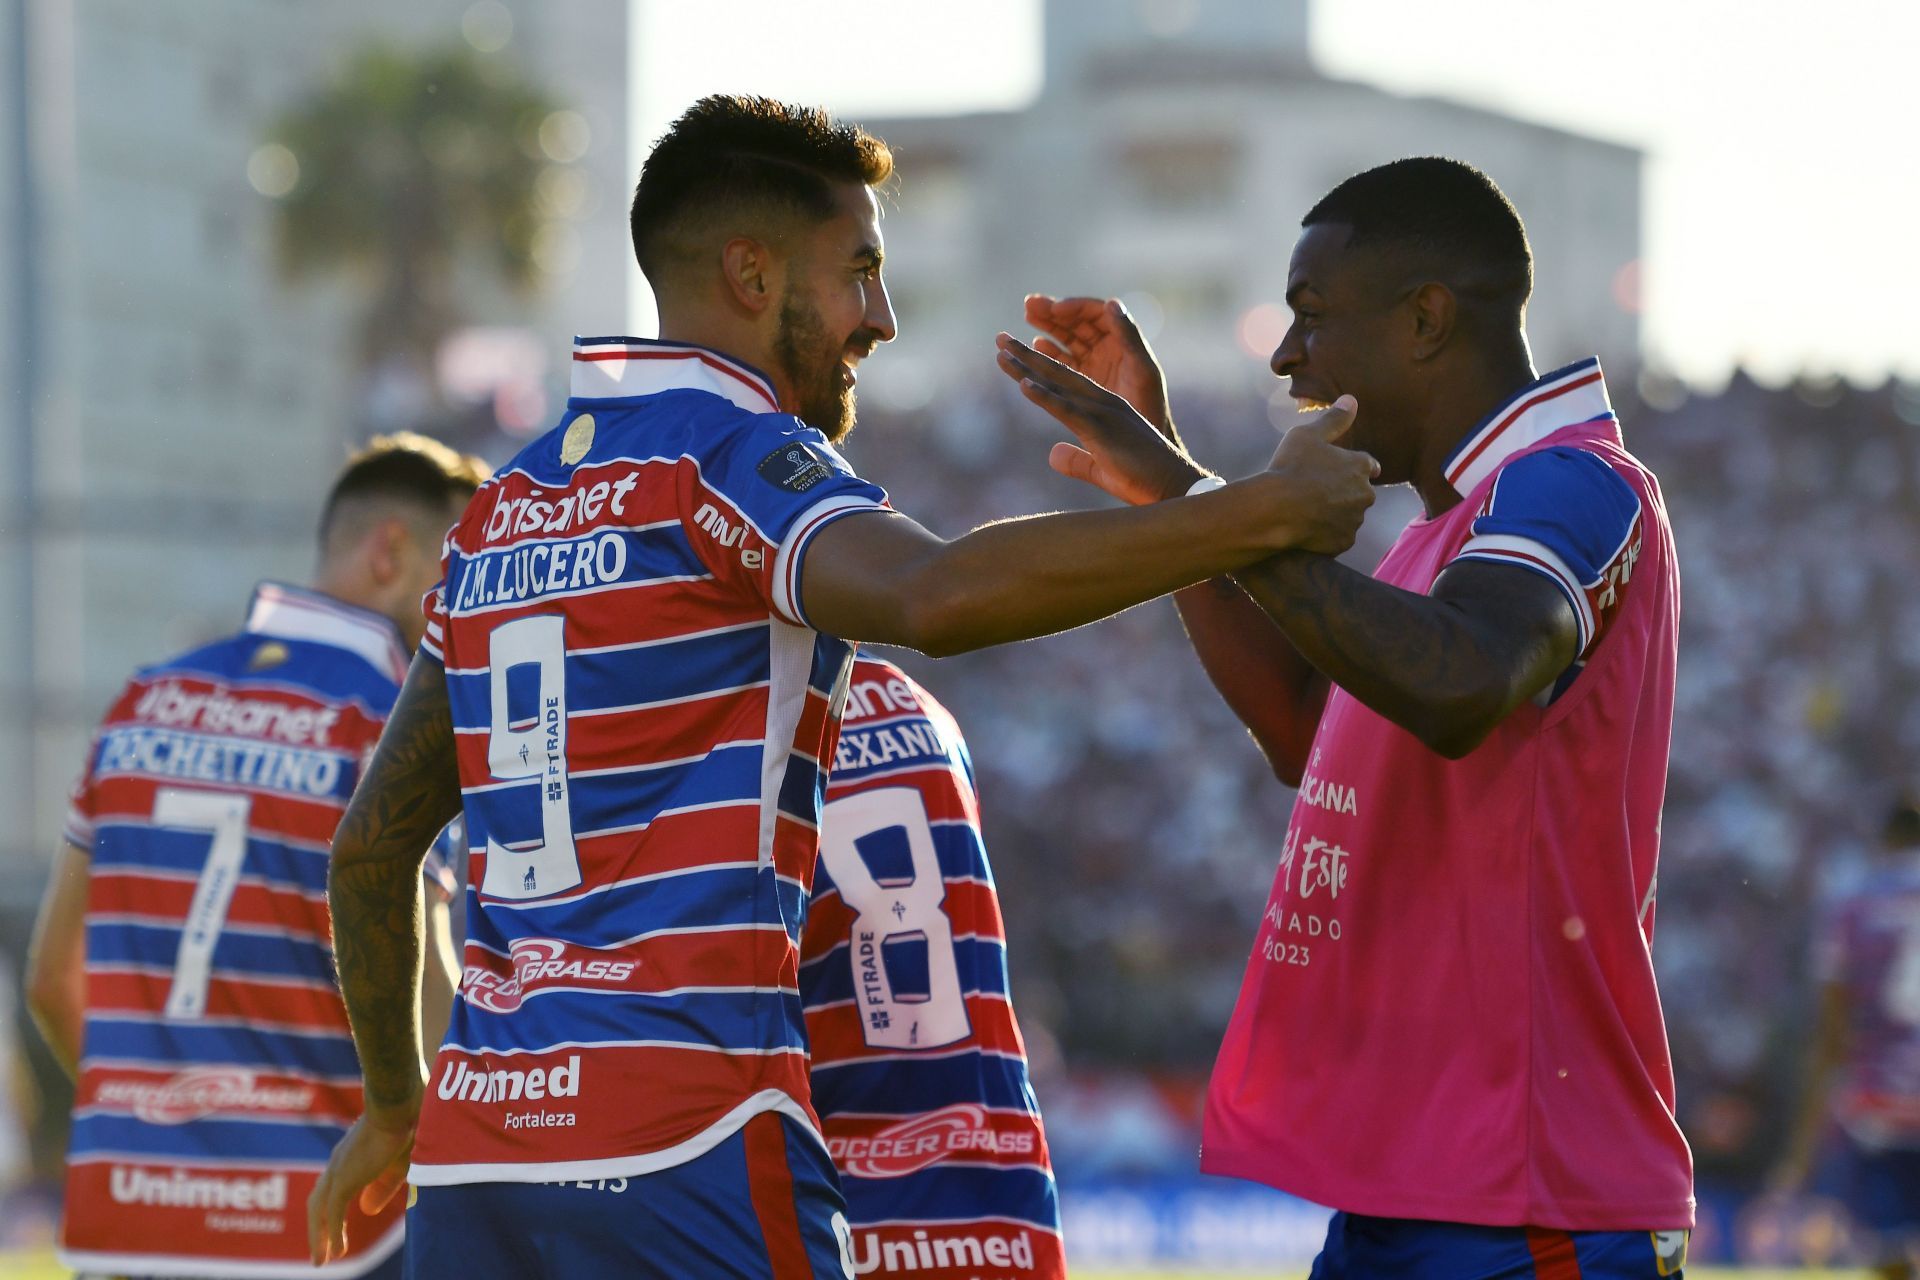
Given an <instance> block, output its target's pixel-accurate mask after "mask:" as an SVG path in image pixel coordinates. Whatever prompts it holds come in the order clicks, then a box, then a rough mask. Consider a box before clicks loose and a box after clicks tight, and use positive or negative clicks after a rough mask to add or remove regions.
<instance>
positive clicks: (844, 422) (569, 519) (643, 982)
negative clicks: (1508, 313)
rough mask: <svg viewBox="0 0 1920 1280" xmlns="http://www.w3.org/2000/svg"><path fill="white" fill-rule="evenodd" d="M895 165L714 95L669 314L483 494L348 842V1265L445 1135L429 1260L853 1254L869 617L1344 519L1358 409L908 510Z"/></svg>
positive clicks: (1015, 600) (1058, 604)
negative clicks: (442, 949)
mask: <svg viewBox="0 0 1920 1280" xmlns="http://www.w3.org/2000/svg"><path fill="white" fill-rule="evenodd" d="M891 171H892V157H891V155H890V154H889V153H888V151H887V149H886V147H885V144H883V143H882V142H880V140H879V139H877V138H874V137H872V136H871V135H869V134H866V133H864V132H863V131H861V130H859V129H857V128H854V127H852V126H848V125H843V124H837V123H835V122H833V121H831V120H830V119H829V118H828V117H827V116H826V115H825V113H823V112H820V111H818V110H814V109H807V108H797V107H788V106H785V105H783V104H780V103H776V102H771V101H768V100H766V99H761V98H736V97H718V98H709V99H705V100H703V101H702V102H700V103H699V104H697V105H696V106H695V107H694V108H693V109H692V110H690V111H689V112H687V113H686V114H685V115H684V116H682V117H681V119H680V120H679V121H677V122H676V123H675V124H674V126H673V127H672V128H671V129H670V130H669V131H668V133H667V135H666V136H665V137H664V138H663V139H662V140H661V141H660V143H659V144H658V145H657V146H656V147H655V148H654V151H653V153H652V154H651V155H650V156H649V157H648V160H647V162H646V166H645V168H644V170H643V172H642V174H641V178H640V183H639V186H638V189H637V190H636V192H635V195H634V203H633V212H632V229H633V238H634V249H635V254H636V256H637V257H638V259H639V262H640V265H641V268H642V270H643V271H644V272H645V273H646V275H647V278H648V280H649V282H650V283H651V284H652V286H653V289H654V295H655V298H656V300H657V302H658V304H659V312H660V328H661V333H662V338H661V339H660V340H657V341H649V340H645V339H629V338H617V337H607V338H593V339H581V340H580V341H579V342H578V343H577V345H576V348H575V352H574V359H573V366H574V389H573V395H572V396H571V397H570V398H569V401H568V405H567V409H566V412H565V413H564V415H563V416H562V417H561V418H560V420H559V422H558V423H557V424H556V425H555V427H554V428H553V430H551V431H549V432H548V433H546V434H545V435H543V436H541V437H540V438H539V439H537V440H535V441H533V442H532V443H531V444H529V445H528V446H527V448H525V449H524V450H522V451H521V453H520V454H519V455H518V456H517V457H516V458H514V459H513V460H512V462H510V463H509V464H508V465H507V466H506V467H505V468H504V469H503V470H502V471H501V472H500V473H499V475H498V476H497V477H496V478H495V480H494V481H493V482H492V483H490V484H489V485H488V486H486V487H484V488H483V489H482V490H481V491H480V493H479V494H478V495H477V496H476V498H475V500H474V502H473V503H472V504H471V505H470V506H469V507H468V509H467V513H466V515H465V516H464V517H463V518H462V520H461V521H460V523H459V524H458V525H456V526H455V528H454V530H453V532H452V534H451V535H450V537H449V539H448V545H447V550H446V557H445V561H446V564H445V574H444V577H443V579H442V582H441V586H440V587H439V588H438V589H437V590H436V591H435V592H433V593H432V594H431V595H430V596H429V600H428V610H429V625H428V630H427V638H426V640H425V642H424V643H423V645H422V649H421V656H420V657H419V658H418V659H417V660H416V662H415V664H414V666H413V668H412V670H411V672H410V673H409V676H408V681H407V685H406V687H405V689H404V690H403V692H402V695H401V700H400V703H399V707H398V711H397V714H396V716H395V718H394V719H393V720H392V721H391V722H390V723H389V725H388V729H387V732H385V733H384V734H383V735H382V737H381V742H380V747H379V750H378V751H377V752H376V754H375V756H374V760H373V764H372V766H371V776H370V777H369V778H368V779H367V781H366V782H365V784H364V785H362V786H361V787H360V788H359V789H358V791H357V792H356V793H355V795H354V798H353V802H352V804H351V806H350V807H349V809H348V813H347V815H346V817H345V819H344V820H343V822H342V825H341V830H340V833H339V835H338V836H337V837H336V839H335V842H334V849H333V862H332V874H331V879H330V883H329V902H330V904H331V906H332V909H333V913H334V937H335V945H336V953H337V955H338V959H339V972H340V982H341V987H342V991H343V994H344V995H345V998H346V1003H347V1009H348V1012H349V1014H350V1016H351V1018H352V1022H353V1030H354V1037H355V1043H356V1045H357V1046H358V1049H359V1052H360V1059H361V1063H362V1065H363V1067H364V1070H365V1074H366V1080H367V1090H366V1093H367V1103H368V1113H367V1115H366V1116H365V1117H363V1119H362V1121H361V1122H359V1123H357V1124H356V1125H355V1127H354V1128H353V1130H352V1131H351V1132H350V1133H349V1134H348V1136H347V1137H346V1138H345V1139H343V1140H342V1141H341V1143H340V1145H339V1146H338V1147H337V1148H336V1150H335V1152H334V1156H333V1159H332V1162H331V1164H330V1166H329V1171H328V1173H327V1175H326V1176H325V1178H323V1180H322V1181H321V1183H320V1185H319V1186H318V1187H317V1188H316V1189H315V1192H314V1194H313V1196H312V1198H311V1201H310V1206H309V1216H310V1223H309V1232H310V1243H311V1246H312V1251H313V1256H314V1260H315V1261H316V1262H325V1261H326V1260H327V1259H328V1258H330V1257H332V1256H334V1255H336V1254H337V1253H338V1252H339V1251H340V1250H341V1249H342V1248H343V1247H344V1245H345V1222H344V1219H345V1214H346V1209H347V1206H348V1204H349V1203H351V1202H354V1201H355V1200H358V1201H359V1202H360V1203H361V1204H362V1206H363V1207H364V1208H366V1209H368V1210H373V1209H376V1208H377V1207H378V1206H379V1205H381V1204H383V1203H385V1202H387V1201H388V1200H390V1199H391V1198H392V1197H393V1195H394V1193H395V1192H397V1190H398V1189H399V1187H400V1185H401V1183H402V1181H403V1180H404V1179H406V1178H407V1177H408V1176H409V1171H410V1172H411V1177H412V1180H413V1182H414V1184H415V1186H416V1188H417V1201H416V1204H415V1207H414V1208H413V1209H412V1210H410V1211H409V1239H408V1244H407V1250H408V1256H409V1259H410V1260H411V1262H412V1264H413V1266H414V1268H415V1271H416V1272H417V1273H418V1274H421V1275H428V1274H432V1275H457V1276H460V1277H461V1278H462V1280H490V1278H491V1277H494V1276H499V1277H502V1280H505V1278H506V1277H513V1278H514V1280H520V1278H522V1277H535V1276H556V1277H557V1276H567V1277H572V1276H581V1275H612V1274H620V1275H626V1276H663V1277H664V1276H676V1277H679V1276H685V1277H701V1278H702V1280H707V1278H709V1277H720V1276H767V1275H776V1276H781V1277H787V1276H805V1275H840V1274H843V1273H844V1272H847V1271H848V1270H849V1269H850V1268H849V1266H848V1264H849V1262H850V1259H848V1258H847V1245H848V1241H847V1237H846V1220H845V1216H844V1201H843V1200H842V1199H841V1196H840V1192H839V1188H838V1186H837V1184H836V1182H835V1180H834V1175H833V1169H832V1165H831V1163H830V1162H829V1161H828V1159H827V1151H826V1148H825V1145H824V1144H823V1142H822V1141H821V1138H820V1133H819V1122H818V1117H817V1116H816V1115H815V1114H814V1112H813V1111H812V1109H811V1107H810V1105H809V1092H808V1086H807V1078H806V1036H805V1023H804V1014H803V1009H802V1003H801V997H800V991H799V988H798V969H799V943H800V925H801V922H802V920H803V919H804V902H805V895H806V887H807V885H808V884H809V883H810V881H811V880H812V873H813V864H814V859H815V856H816V853H817V849H818V841H819V823H820V809H821V803H822V792H823V790H824V786H825V782H826V771H827V765H828V763H829V760H828V757H827V753H826V748H827V745H828V744H829V743H830V742H831V741H832V739H833V734H834V732H835V730H836V727H837V723H838V720H839V717H840V712H841V707H842V704H843V701H844V699H845V697H846V687H847V678H848V671H849V669H850V667H851V663H852V657H853V647H852V642H853V641H855V640H860V639H867V640H875V641H881V642H889V643H894V644H900V645H905V646H909V647H912V648H916V649H920V650H923V651H926V652H930V653H935V654H947V653H958V652H962V651H964V650H969V649H975V648H979V647H982V646H985V645H989V644H998V643H1003V642H1006V641H1011V640H1019V639H1024V638H1027V637H1030V636H1035V635H1040V634H1045V633H1049V632H1053V631H1059V630H1062V629H1065V628H1068V627H1074V626H1078V625H1080V624H1081V623H1084V622H1089V621H1092V620H1094V619H1096V618H1100V617H1104V616H1106V615H1108V614H1111V613H1114V612H1116V611H1118V610H1120V609H1124V608H1127V607H1129V606H1130V605H1133V604H1135V603H1138V602H1140V601H1142V600H1147V599H1151V598H1153V597H1155V596H1158V595H1161V594H1164V593H1166V592H1169V591H1173V590H1177V589H1178V588H1180V587H1183V586H1188V585H1191V584H1193V583H1195V582H1201V581H1205V580H1206V579H1207V578H1209V577H1211V576H1212V575H1215V574H1219V573H1224V572H1229V571H1231V570H1234V569H1238V568H1243V567H1246V566H1248V565H1251V564H1254V563H1256V562H1257V561H1259V560H1261V559H1264V558H1265V557H1267V556H1269V555H1271V554H1273V553H1274V552H1275V551H1278V550H1282V549H1287V548H1294V547H1310V548H1314V549H1318V550H1323V551H1337V550H1340V549H1342V548H1344V547H1345V546H1347V545H1349V544H1350V543H1351V540H1352V535H1353V532H1354V531H1355V529H1356V528H1357V526H1358V522H1359V518H1360V516H1361V514H1362V512H1363V511H1364V510H1365V508H1366V506H1367V505H1368V504H1369V503H1370V502H1371V500H1372V489H1371V486H1370V477H1371V474H1372V461H1371V459H1368V458H1366V457H1364V456H1361V455H1358V454H1355V453H1353V452H1350V451H1348V450H1345V449H1341V448H1339V447H1337V446H1335V445H1333V444H1331V443H1330V437H1331V436H1332V435H1334V434H1337V432H1338V431H1340V430H1341V429H1343V428H1344V427H1345V425H1346V418H1345V414H1344V413H1343V412H1340V411H1334V412H1331V413H1329V414H1326V415H1323V416H1322V418H1321V419H1320V420H1318V421H1316V422H1315V423H1314V424H1313V425H1312V426H1310V427H1308V428H1306V429H1304V430H1296V431H1294V432H1293V433H1291V434H1289V435H1288V437H1287V438H1286V440H1285V441H1283V442H1282V444H1281V448H1280V452H1279V453H1278V454H1277V455H1276V457H1275V460H1274V464H1273V466H1272V467H1270V468H1269V469H1268V470H1266V471H1264V472H1262V473H1260V474H1257V475H1254V476H1251V477H1248V478H1246V479H1244V480H1241V481H1238V482H1236V483H1234V484H1230V485H1226V486H1224V487H1223V488H1221V489H1220V490H1219V492H1214V493H1206V494H1202V495H1198V496H1196V497H1194V498H1193V499H1192V500H1190V501H1181V502H1169V503H1162V504H1156V505H1155V506H1154V507H1151V508H1146V509H1142V510H1120V511H1085V512H1069V513H1065V514H1059V515H1050V516H1036V517H1032V518H1028V519H1023V520H1011V521H1004V522H1001V523H997V524H992V525H988V526H986V527H983V528H981V529H978V530H975V531H974V532H972V533H970V534H968V535H966V536H964V537H961V538H958V539H955V540H953V541H951V542H949V541H946V540H943V539H941V538H937V537H935V536H934V535H933V534H931V533H929V532H928V531H927V530H926V529H924V528H922V527H921V526H920V525H919V524H917V523H915V522H914V521H913V520H912V519H910V518H908V517H907V516H905V515H903V514H901V513H899V512H897V511H894V510H893V509H892V508H891V507H890V506H889V505H888V504H887V502H886V495H885V493H884V492H883V491H881V490H880V489H879V488H878V487H877V486H874V485H872V484H870V483H868V482H867V481H865V480H863V479H861V478H860V477H859V476H857V475H855V474H853V472H852V470H851V469H850V468H849V467H848V466H847V464H846V462H845V461H844V459H842V458H841V457H840V455H839V453H838V452H837V451H836V450H835V449H834V447H833V446H834V444H835V443H836V442H837V441H839V440H840V439H842V438H844V437H845V435H846V434H847V432H848V431H849V430H851V428H852V426H853V408H854V401H853V394H854V384H855V374H854V368H855V366H856V365H857V364H858V363H859V361H860V360H861V359H862V358H863V357H865V356H866V355H867V354H869V353H871V352H872V351H873V350H874V348H875V347H877V346H878V345H879V344H880V343H882V342H884V341H887V340H888V339H890V338H892V337H893V334H894V316H893V310H892V306H891V304H890V303H889V301H888V298H887V293H886V288H885V286H884V285H883V284H882V282H881V260H882V253H883V249H882V243H881V235H880V219H879V213H880V207H879V203H878V201H877V199H876V197H875V191H874V189H875V187H876V186H878V185H880V184H882V183H884V182H886V181H887V179H888V178H889V176H890V174H891ZM463 808H464V811H465V813H466V815H467V820H468V822H467V825H468V831H469V840H470V842H471V844H472V846H473V850H472V867H473V873H472V875H471V876H470V877H469V883H470V884H471V885H472V886H473V888H472V890H470V892H471V893H472V895H473V896H472V904H471V906H470V909H469V912H468V931H467V932H468V938H467V941H468V946H467V954H466V957H465V959H466V965H467V972H468V975H469V980H468V981H467V982H466V983H464V984H463V987H462V990H461V993H460V997H459V999H458V1000H456V1002H455V1007H454V1013H453V1018H452V1023H451V1026H450V1028H449V1031H448V1035H447V1038H446V1041H445V1042H444V1043H443V1044H442V1045H441V1046H440V1048H439V1052H438V1053H437V1054H436V1055H434V1064H433V1069H432V1072H431V1084H429V1082H428V1080H425V1079H423V1078H422V1074H421V1070H420V1061H421V1053H420V1044H419V1041H418V1031H417V1028H416V1027H415V1025H414V1022H413V1019H412V1017H411V1016H410V1012H411V1008H412V1002H413V989H414V986H415V984H416V983H417V981H418V979H417V973H418V968H419V960H418V955H419V948H420V938H419V930H418V925H417V921H416V920H415V919H414V917H413V915H412V912H411V908H410V905H409V904H410V898H409V896H408V892H409V888H410V885H411V883H412V880H413V878H414V877H415V876H417V875H418V868H419V865H420V859H421V855H422V851H423V850H424V849H425V848H426V845H427V843H428V840H429V839H430V838H431V835H432V832H433V831H434V830H437V829H438V827H439V826H440V825H441V824H443V823H445V822H446V821H448V820H449V819H451V818H452V817H454V816H455V815H456V814H459V813H460V812H462V810H463ZM416 1132H417V1134H418V1148H417V1149H416V1148H415V1136H416ZM363 1190H364V1191H365V1193H366V1194H365V1195H362V1192H363Z"/></svg>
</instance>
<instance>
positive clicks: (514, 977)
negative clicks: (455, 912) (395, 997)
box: [460, 938, 640, 1013]
mask: <svg viewBox="0 0 1920 1280" xmlns="http://www.w3.org/2000/svg"><path fill="white" fill-rule="evenodd" d="M586 950H588V948H573V947H571V946H570V945H569V944H568V943H565V942H562V941H560V940H559V939H558V938H519V939H516V940H515V941H514V943H513V946H512V954H511V957H510V959H509V961H508V963H510V964H511V965H512V967H513V972H512V973H511V974H508V975H506V976H502V975H500V974H497V973H495V972H493V971H492V970H491V969H483V968H481V967H480V966H478V965H468V966H467V968H466V972H465V974H464V975H463V977H462V978H461V982H460V998H461V999H463V1000H465V1001H466V1002H467V1003H468V1004H470V1005H472V1006H473V1007H474V1008H476V1009H484V1010H486V1011H487V1012H488V1013H512V1012H513V1011H514V1010H515V1009H518V1008H519V1007H520V1002H521V1001H522V1000H523V999H525V998H526V996H527V994H528V989H529V988H530V987H536V986H544V985H547V984H554V985H561V984H568V983H591V984H593V985H595V986H608V987H611V986H618V985H620V984H621V983H624V982H626V981H627V980H628V979H629V978H631V977H633V971H634V970H635V969H637V968H639V967H640V966H639V964H638V963H637V962H636V961H632V960H604V959H602V960H584V959H581V958H580V952H584V951H586ZM569 951H572V952H574V954H572V955H569V954H568V953H569Z"/></svg>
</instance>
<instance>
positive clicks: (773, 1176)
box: [406, 1112, 853, 1280]
mask: <svg viewBox="0 0 1920 1280" xmlns="http://www.w3.org/2000/svg"><path fill="white" fill-rule="evenodd" d="M849 1244H850V1238H849V1236H848V1233H847V1218H846V1202H845V1201H844V1200H842V1199H841V1197H840V1184H839V1182H838V1181H837V1180H836V1179H835V1177H834V1172H833V1163H832V1161H830V1160H829V1159H828V1158H827V1153H826V1150H825V1149H824V1148H823V1147H822V1146H821V1145H820V1140H819V1139H818V1138H816V1137H814V1136H813V1135H811V1134H810V1133H808V1132H807V1131H806V1130H805V1129H803V1128H801V1127H800V1126H799V1125H798V1124H796V1123H794V1122H793V1121H791V1120H788V1119H786V1118H785V1117H784V1116H781V1115H779V1114H778V1113H775V1112H762V1113H761V1114H760V1115H757V1116H755V1117H754V1118H753V1119H751V1120H749V1121H747V1123H746V1126H745V1127H744V1128H742V1129H741V1130H740V1132H738V1133H736V1134H734V1135H732V1136H731V1137H729V1138H727V1139H726V1140H725V1141H723V1142H721V1143H720V1145H719V1146H717V1147H715V1148H714V1149H713V1150H711V1151H709V1152H707V1153H706V1154H705V1155H703V1156H699V1157H697V1158H695V1159H692V1160H689V1161H687V1162H686V1163H685V1164H680V1165H675V1166H674V1167H673V1168H671V1169H662V1170H660V1171H659V1172H657V1173H648V1174H642V1175H640V1176H638V1177H632V1178H604V1179H599V1180H596V1181H590V1182H561V1183H548V1182H475V1183H469V1184H467V1185H464V1186H453V1187H420V1188H417V1189H416V1193H415V1197H414V1202H413V1207H412V1208H410V1209H408V1210H407V1245H406V1254H407V1270H406V1274H407V1277H408V1280H576V1278H577V1277H583V1276H620V1277H622V1278H623V1280H627V1278H629V1277H630V1278H631V1280H709V1278H711V1280H729V1278H734V1277H737V1278H739V1280H749V1278H751V1280H849V1278H850V1277H851V1276H852V1275H853V1271H852V1269H851V1267H850V1266H849V1265H847V1264H846V1263H845V1262H844V1261H843V1259H845V1258H846V1249H847V1248H848V1246H849Z"/></svg>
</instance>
